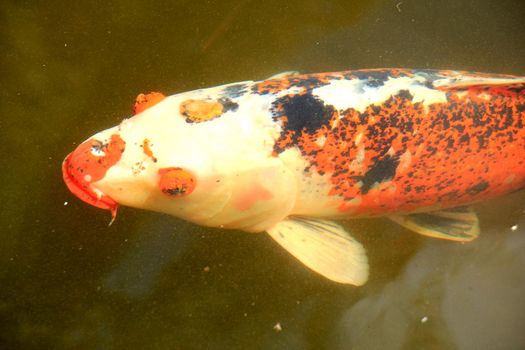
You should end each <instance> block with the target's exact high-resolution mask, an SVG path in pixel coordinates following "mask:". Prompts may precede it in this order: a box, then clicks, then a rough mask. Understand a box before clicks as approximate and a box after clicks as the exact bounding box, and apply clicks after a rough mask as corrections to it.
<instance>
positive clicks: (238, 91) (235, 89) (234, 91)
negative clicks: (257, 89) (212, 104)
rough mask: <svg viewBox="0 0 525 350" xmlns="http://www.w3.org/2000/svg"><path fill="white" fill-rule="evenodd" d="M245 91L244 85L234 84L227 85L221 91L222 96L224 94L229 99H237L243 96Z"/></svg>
mask: <svg viewBox="0 0 525 350" xmlns="http://www.w3.org/2000/svg"><path fill="white" fill-rule="evenodd" d="M246 91H247V86H246V84H234V85H229V86H226V87H225V88H224V90H222V92H223V94H225V95H226V96H227V97H229V98H238V97H241V96H242V95H244V94H245V93H246Z"/></svg>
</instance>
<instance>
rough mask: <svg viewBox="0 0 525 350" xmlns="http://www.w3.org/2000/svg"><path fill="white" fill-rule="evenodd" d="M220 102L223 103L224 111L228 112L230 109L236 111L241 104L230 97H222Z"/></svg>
mask: <svg viewBox="0 0 525 350" xmlns="http://www.w3.org/2000/svg"><path fill="white" fill-rule="evenodd" d="M219 103H220V104H221V105H222V107H223V108H224V110H223V113H224V112H228V111H233V112H235V111H236V110H237V109H238V108H239V104H238V103H235V102H233V101H232V100H230V99H229V98H225V97H223V98H220V99H219Z"/></svg>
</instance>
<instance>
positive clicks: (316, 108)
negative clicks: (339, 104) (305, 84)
mask: <svg viewBox="0 0 525 350" xmlns="http://www.w3.org/2000/svg"><path fill="white" fill-rule="evenodd" d="M278 107H281V108H282V112H279V113H278V114H279V116H277V117H274V119H277V120H279V119H280V117H282V116H284V117H286V123H285V125H284V130H283V132H286V131H288V130H290V131H292V132H293V133H294V140H295V141H296V140H297V138H298V137H299V136H301V133H302V132H306V133H309V134H313V133H315V132H316V131H317V130H319V129H320V128H321V127H322V126H324V125H328V124H329V122H330V117H331V116H332V114H333V113H334V112H335V109H334V107H333V106H330V105H325V104H324V103H323V101H321V100H319V99H318V98H316V97H314V96H313V95H311V94H302V95H293V96H289V95H288V96H283V97H281V98H279V99H278V100H276V101H275V102H274V109H276V108H278Z"/></svg>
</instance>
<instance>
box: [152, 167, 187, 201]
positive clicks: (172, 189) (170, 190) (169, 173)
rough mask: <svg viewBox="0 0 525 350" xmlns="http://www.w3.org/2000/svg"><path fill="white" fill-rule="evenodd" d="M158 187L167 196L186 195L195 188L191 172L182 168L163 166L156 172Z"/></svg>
mask: <svg viewBox="0 0 525 350" xmlns="http://www.w3.org/2000/svg"><path fill="white" fill-rule="evenodd" d="M158 174H159V176H160V179H159V188H160V190H161V191H162V193H165V194H167V195H168V196H181V195H188V194H190V193H192V192H193V190H194V189H195V185H196V181H195V178H194V177H193V174H192V173H190V172H189V171H187V170H184V169H182V168H176V167H172V168H164V169H160V170H159V172H158Z"/></svg>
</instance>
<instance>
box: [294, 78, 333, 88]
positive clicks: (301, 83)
mask: <svg viewBox="0 0 525 350" xmlns="http://www.w3.org/2000/svg"><path fill="white" fill-rule="evenodd" d="M290 83H291V85H292V86H296V87H304V88H306V89H307V90H312V89H315V88H317V87H320V86H324V85H326V83H323V82H322V81H321V80H319V79H317V78H314V77H309V78H306V79H294V78H291V79H290Z"/></svg>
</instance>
